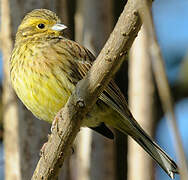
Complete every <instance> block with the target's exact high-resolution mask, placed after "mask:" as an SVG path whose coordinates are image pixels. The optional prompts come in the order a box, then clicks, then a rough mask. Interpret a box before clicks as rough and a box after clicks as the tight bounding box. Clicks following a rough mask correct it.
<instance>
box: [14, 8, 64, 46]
mask: <svg viewBox="0 0 188 180" xmlns="http://www.w3.org/2000/svg"><path fill="white" fill-rule="evenodd" d="M66 28H67V27H66V26H65V25H63V24H61V21H60V19H59V18H58V17H57V16H56V14H55V13H54V12H52V11H49V10H47V9H35V10H33V11H31V12H30V13H28V14H27V15H26V16H25V18H24V19H23V21H22V23H21V24H20V26H19V27H18V32H17V34H16V43H17V42H18V41H20V40H27V39H31V38H35V39H37V38H40V37H46V36H61V35H62V34H63V30H64V29H66Z"/></svg>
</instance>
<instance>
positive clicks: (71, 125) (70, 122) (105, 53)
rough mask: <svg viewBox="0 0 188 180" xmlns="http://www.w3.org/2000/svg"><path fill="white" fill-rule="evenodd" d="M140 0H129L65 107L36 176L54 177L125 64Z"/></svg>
mask: <svg viewBox="0 0 188 180" xmlns="http://www.w3.org/2000/svg"><path fill="white" fill-rule="evenodd" d="M140 26H141V21H140V18H139V16H138V7H137V4H136V1H134V0H129V1H128V2H127V4H126V6H125V8H124V10H123V12H122V14H121V16H120V18H119V20H118V22H117V24H116V26H115V28H114V30H113V32H112V33H111V35H110V38H109V39H108V41H107V43H106V44H105V46H104V48H103V49H102V51H101V53H100V54H99V56H98V57H97V59H96V61H95V62H94V64H93V66H92V67H91V69H90V71H89V72H88V74H87V76H86V77H85V78H84V79H83V80H81V81H80V82H79V83H78V84H77V86H76V89H75V91H74V92H73V94H72V95H71V97H70V98H69V100H68V102H67V104H66V105H65V107H64V108H63V109H62V110H61V112H60V113H61V116H59V117H60V118H58V121H57V126H56V128H55V129H54V130H53V131H52V134H51V135H50V136H49V140H48V142H47V143H46V144H45V148H43V149H44V151H43V153H42V156H41V158H40V160H39V162H38V165H37V167H36V170H35V172H34V174H33V177H32V179H33V180H34V179H35V180H36V179H40V180H41V179H45V180H48V179H54V178H57V175H58V171H59V169H60V167H61V166H62V164H63V161H64V159H65V157H66V156H67V155H68V152H69V149H70V147H71V145H72V143H73V141H74V139H75V137H76V134H77V133H78V131H79V129H80V125H81V122H82V119H83V118H84V116H85V115H86V114H87V113H88V112H89V111H90V110H91V108H92V106H93V105H94V104H95V102H96V100H97V98H98V96H99V95H100V93H101V92H102V91H103V90H104V88H105V85H107V84H108V83H109V81H110V79H111V78H112V77H113V75H114V74H115V72H116V71H117V70H118V68H119V66H120V65H121V63H122V61H123V59H124V58H125V55H126V54H127V52H128V50H129V49H130V47H131V45H132V43H133V41H134V39H135V37H136V36H137V33H138V31H139V29H140Z"/></svg>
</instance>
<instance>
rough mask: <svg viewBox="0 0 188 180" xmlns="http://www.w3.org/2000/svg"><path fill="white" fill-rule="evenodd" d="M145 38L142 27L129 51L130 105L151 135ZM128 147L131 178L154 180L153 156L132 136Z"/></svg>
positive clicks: (149, 72) (150, 91) (149, 73)
mask: <svg viewBox="0 0 188 180" xmlns="http://www.w3.org/2000/svg"><path fill="white" fill-rule="evenodd" d="M146 38H147V36H146V32H145V30H144V27H143V26H142V28H141V30H140V31H139V33H138V37H137V38H136V40H135V41H134V43H133V46H132V48H131V51H130V61H129V105H130V109H131V112H132V113H133V115H134V117H135V118H136V120H137V121H138V122H139V124H140V125H141V126H142V127H143V128H144V129H145V130H146V131H147V133H148V134H149V135H151V136H152V135H153V125H154V115H153V108H152V107H153V101H154V99H153V95H154V86H153V80H152V69H151V61H150V59H149V57H148V49H147V44H146V43H147V40H146ZM128 147H129V148H128V149H129V150H128V159H129V161H128V179H129V180H139V179H144V180H151V179H153V166H152V159H151V157H150V156H149V155H148V154H147V153H146V152H145V151H144V150H143V149H142V148H141V147H140V146H139V145H138V144H137V143H136V142H135V141H134V140H133V139H131V138H129V145H128ZM135 162H136V163H135ZM143 162H144V164H143ZM146 169H147V171H146ZM135 172H136V176H135Z"/></svg>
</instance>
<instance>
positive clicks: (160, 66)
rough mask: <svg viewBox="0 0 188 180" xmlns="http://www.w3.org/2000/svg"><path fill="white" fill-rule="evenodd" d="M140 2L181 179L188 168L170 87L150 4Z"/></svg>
mask: <svg viewBox="0 0 188 180" xmlns="http://www.w3.org/2000/svg"><path fill="white" fill-rule="evenodd" d="M140 3H142V7H143V8H142V9H140V10H141V11H140V15H141V19H142V21H143V24H144V26H145V29H146V31H147V34H148V48H149V51H148V52H150V56H151V59H152V65H153V66H152V67H153V70H154V75H155V79H156V82H157V87H158V91H159V95H160V98H161V101H162V105H163V109H164V111H165V112H166V114H167V117H168V118H167V119H168V122H169V125H170V128H171V130H172V132H173V133H174V138H175V142H176V146H175V148H176V153H177V156H178V160H179V164H180V176H181V179H182V180H187V179H188V168H187V164H186V156H185V153H184V150H183V145H182V141H181V137H180V133H179V130H178V128H177V124H176V116H175V112H174V104H173V100H172V97H171V93H170V87H169V84H168V80H167V76H166V72H165V67H164V63H163V58H162V55H161V51H160V47H159V45H158V43H157V38H156V33H155V29H154V24H153V20H152V14H151V10H150V4H149V3H148V1H147V0H144V1H143V0H140Z"/></svg>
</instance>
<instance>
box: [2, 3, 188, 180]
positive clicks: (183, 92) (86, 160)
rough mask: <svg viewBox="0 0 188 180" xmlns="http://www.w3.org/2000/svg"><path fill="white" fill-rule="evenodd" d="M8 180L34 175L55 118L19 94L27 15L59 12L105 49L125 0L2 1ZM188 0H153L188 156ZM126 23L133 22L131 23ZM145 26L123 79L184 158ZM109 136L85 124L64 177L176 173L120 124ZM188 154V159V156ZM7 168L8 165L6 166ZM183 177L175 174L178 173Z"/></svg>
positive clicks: (76, 33) (72, 34) (156, 179)
mask: <svg viewBox="0 0 188 180" xmlns="http://www.w3.org/2000/svg"><path fill="white" fill-rule="evenodd" d="M0 4H1V22H0V25H1V34H0V37H1V41H0V45H1V54H0V68H1V69H0V81H1V87H0V100H1V101H0V102H1V103H0V180H5V179H6V180H13V179H14V180H28V179H30V178H31V176H32V173H33V171H34V169H35V166H36V164H37V161H38V159H39V157H40V149H41V147H42V145H43V144H44V142H46V141H47V135H48V134H49V133H50V130H49V129H50V125H49V124H47V123H46V122H43V121H39V120H37V119H36V118H35V117H34V116H33V115H32V114H31V113H30V112H28V111H27V109H26V108H25V107H24V106H23V105H22V103H21V102H20V101H19V100H18V99H17V97H16V95H15V94H14V92H13V90H12V88H11V84H10V81H9V70H8V64H9V63H8V61H9V58H10V53H11V50H12V47H13V43H14V39H15V33H16V30H17V27H18V25H19V24H20V22H21V19H22V18H23V17H24V15H25V14H26V13H27V12H29V11H31V10H32V9H36V8H47V9H50V10H52V11H54V12H56V13H57V14H58V16H59V17H61V19H62V21H63V23H64V24H65V25H67V26H68V27H69V29H68V32H67V34H66V36H67V37H69V38H71V39H73V40H75V41H77V42H79V43H81V44H83V45H84V46H86V47H87V48H88V49H89V50H90V51H92V52H93V53H94V54H95V55H97V54H98V53H99V52H100V50H101V48H102V47H103V45H104V43H105V42H106V40H107V39H108V37H109V35H110V33H111V31H112V29H113V27H114V25H115V23H116V21H117V20H118V17H119V15H120V13H121V12H122V10H123V8H124V5H125V4H126V1H125V0H95V1H94V0H40V1H37V0H25V1H23V0H20V1H11V0H0ZM187 7H188V1H187V0H180V1H177V0H165V1H164V0H155V1H154V3H153V6H152V12H153V19H154V24H155V28H156V33H157V38H158V42H159V45H160V47H161V51H162V54H163V58H164V61H165V62H164V63H165V67H166V72H167V76H168V80H169V83H170V87H171V92H172V95H173V99H174V101H175V112H176V116H177V124H178V128H179V131H180V133H181V137H182V141H183V145H184V150H185V154H186V157H188V131H187V126H188V122H187V118H188V20H187V19H188V11H187ZM125 23H126V22H125ZM146 37H147V35H146V34H145V31H144V28H142V29H141V31H140V32H139V35H138V37H137V38H136V41H135V42H134V44H133V47H132V49H131V51H130V56H129V60H128V61H125V62H124V63H123V65H122V67H121V68H120V70H119V72H118V73H117V75H116V77H115V80H116V82H117V84H118V86H119V87H120V89H121V90H122V92H123V93H124V95H125V97H126V99H127V100H128V102H129V105H130V108H131V111H132V112H133V115H134V116H135V118H136V119H137V120H138V121H139V123H140V124H141V125H142V126H143V127H144V129H145V130H146V131H147V132H148V133H149V134H150V135H151V136H152V137H153V138H154V139H155V140H156V141H157V143H158V144H159V145H160V146H161V147H162V148H163V149H164V150H165V151H166V152H167V153H168V154H169V155H170V156H171V157H172V158H173V159H174V160H176V161H177V157H176V154H175V146H176V144H175V143H174V141H173V139H174V137H173V133H172V131H171V129H170V128H169V125H168V122H167V121H166V118H165V114H164V113H163V110H162V105H161V102H160V100H159V96H158V92H157V89H156V84H155V78H154V77H153V71H152V64H151V61H150V60H149V57H148V55H147V46H146V43H145V41H146ZM114 133H115V134H116V138H115V140H114V141H112V140H108V139H106V138H104V137H102V136H101V135H98V134H96V133H95V132H93V131H91V130H90V129H88V128H82V130H81V132H80V133H79V134H78V136H77V138H76V140H75V143H74V147H73V148H74V152H73V154H72V155H71V156H70V157H69V158H67V159H66V161H65V163H64V165H63V168H62V172H61V174H60V176H59V179H60V180H61V179H63V180H96V179H97V180H104V179H108V180H126V179H127V180H143V179H144V180H169V179H170V178H169V177H168V176H167V175H166V173H165V172H164V171H163V170H162V169H160V168H159V167H158V166H157V165H156V164H155V163H154V162H153V160H151V158H150V157H149V156H148V155H147V154H146V153H145V152H144V151H142V150H141V149H140V148H139V147H138V146H137V144H136V143H134V142H133V141H132V140H130V139H129V138H127V137H126V136H124V135H122V134H121V133H120V132H117V131H115V130H114ZM187 160H188V158H187ZM5 167H6V168H5ZM178 179H179V176H178V175H177V176H176V177H175V180H178Z"/></svg>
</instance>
